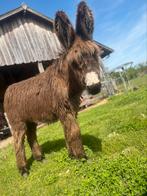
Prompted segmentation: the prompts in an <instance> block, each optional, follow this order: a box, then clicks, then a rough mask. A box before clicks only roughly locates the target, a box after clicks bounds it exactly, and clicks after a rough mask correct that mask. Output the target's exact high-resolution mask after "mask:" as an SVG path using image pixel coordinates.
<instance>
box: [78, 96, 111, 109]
mask: <svg viewBox="0 0 147 196" xmlns="http://www.w3.org/2000/svg"><path fill="white" fill-rule="evenodd" d="M107 102H108V99H103V100H101V101H100V102H98V103H96V104H94V105H91V106H88V107H87V108H85V109H83V110H82V111H80V112H85V111H87V110H90V109H91V108H96V107H98V106H100V105H104V104H106V103H107Z"/></svg>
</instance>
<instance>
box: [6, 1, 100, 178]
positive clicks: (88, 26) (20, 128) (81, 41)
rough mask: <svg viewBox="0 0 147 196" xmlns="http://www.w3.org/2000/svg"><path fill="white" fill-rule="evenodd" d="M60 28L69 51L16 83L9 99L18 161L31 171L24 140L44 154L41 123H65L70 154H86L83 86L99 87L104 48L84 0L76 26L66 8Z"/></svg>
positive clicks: (57, 19) (94, 89)
mask: <svg viewBox="0 0 147 196" xmlns="http://www.w3.org/2000/svg"><path fill="white" fill-rule="evenodd" d="M54 28H55V33H56V35H57V36H58V38H59V40H60V42H61V43H62V45H63V46H64V48H65V52H64V54H62V55H61V57H60V58H59V59H57V60H56V61H55V63H54V64H53V65H51V66H50V67H48V69H47V70H46V71H45V72H44V73H42V74H39V75H38V76H36V77H32V78H31V79H28V80H25V81H22V82H19V83H16V84H13V85H11V86H10V87H9V88H8V89H7V91H6V93H5V98H4V108H5V113H6V116H7V120H8V122H9V125H10V127H11V131H12V134H13V137H14V147H15V153H16V161H17V166H18V169H19V171H20V173H21V174H22V175H26V174H27V172H28V171H27V163H26V156H25V149H24V139H25V135H27V139H28V143H29V145H30V147H31V150H32V153H33V156H34V158H35V159H36V160H41V159H42V153H41V149H40V147H39V144H38V142H37V137H36V125H37V122H54V121H55V120H57V119H59V120H60V121H61V123H62V125H63V128H64V133H65V140H66V146H67V149H68V153H69V155H70V156H72V157H75V158H82V157H85V152H84V148H83V146H82V141H81V135H80V129H79V126H78V124H77V122H76V114H77V111H78V106H79V102H80V96H81V93H82V91H83V90H84V89H85V88H86V87H88V89H90V91H91V92H93V93H98V92H99V91H100V81H99V63H98V58H99V48H98V47H97V45H96V44H95V43H94V42H93V41H92V40H91V39H92V33H93V16H92V13H91V11H90V10H89V8H88V7H87V5H86V3H85V2H81V3H80V4H79V6H78V11H77V23H76V31H74V29H73V27H72V24H71V23H70V21H69V19H68V17H67V16H66V15H65V13H64V12H62V11H58V12H57V13H56V17H55V25H54Z"/></svg>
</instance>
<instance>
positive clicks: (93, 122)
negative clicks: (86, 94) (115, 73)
mask: <svg viewBox="0 0 147 196" xmlns="http://www.w3.org/2000/svg"><path fill="white" fill-rule="evenodd" d="M78 121H79V123H80V127H81V132H82V139H83V143H84V148H85V151H86V153H87V155H88V157H89V159H88V161H85V160H81V161H77V160H71V159H70V158H68V155H67V150H66V148H65V142H64V136H63V130H62V127H61V125H60V123H55V124H52V125H50V126H46V127H43V128H41V129H40V130H38V138H39V142H40V144H41V145H42V148H43V151H44V152H45V157H46V162H44V163H38V162H36V161H34V160H33V159H32V157H31V152H30V149H29V147H28V145H27V143H26V151H27V152H26V153H27V158H28V165H29V168H30V175H29V177H28V178H26V179H24V178H22V177H21V176H20V175H19V174H18V171H17V169H16V166H15V158H14V152H13V148H12V146H9V147H7V148H6V149H3V150H1V151H0V195H1V196H3V195H8V196H11V195H13V196H14V195H29V196H31V195H32V196H34V195H45V196H46V195H49V196H50V195H53V196H55V195H69V196H72V195H77V196H79V195H83V196H85V195H87V196H88V195H96V196H97V195H100V196H103V195H104V196H107V195H108V196H111V195H112V196H114V195H127V196H128V195H137V196H138V195H145V193H146V191H147V190H146V187H147V159H146V157H147V88H146V87H144V88H143V87H142V88H140V89H139V90H137V91H134V92H129V93H127V94H123V95H119V96H113V97H111V98H110V99H109V101H108V103H107V104H105V105H102V106H99V107H96V108H94V109H90V110H88V111H85V112H82V113H80V114H79V118H78Z"/></svg>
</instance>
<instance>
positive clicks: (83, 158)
mask: <svg viewBox="0 0 147 196" xmlns="http://www.w3.org/2000/svg"><path fill="white" fill-rule="evenodd" d="M69 156H70V158H71V159H82V160H83V161H84V160H85V161H86V160H87V159H88V157H87V156H86V155H85V154H78V155H73V154H70V155H69Z"/></svg>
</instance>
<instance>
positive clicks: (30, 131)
mask: <svg viewBox="0 0 147 196" xmlns="http://www.w3.org/2000/svg"><path fill="white" fill-rule="evenodd" d="M36 127H37V124H36V123H33V122H29V123H27V132H26V134H27V139H28V143H29V145H30V148H31V150H32V154H33V157H34V159H36V160H37V161H41V160H42V159H43V158H44V157H43V155H42V152H41V148H40V146H39V144H38V141H37V135H36Z"/></svg>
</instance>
